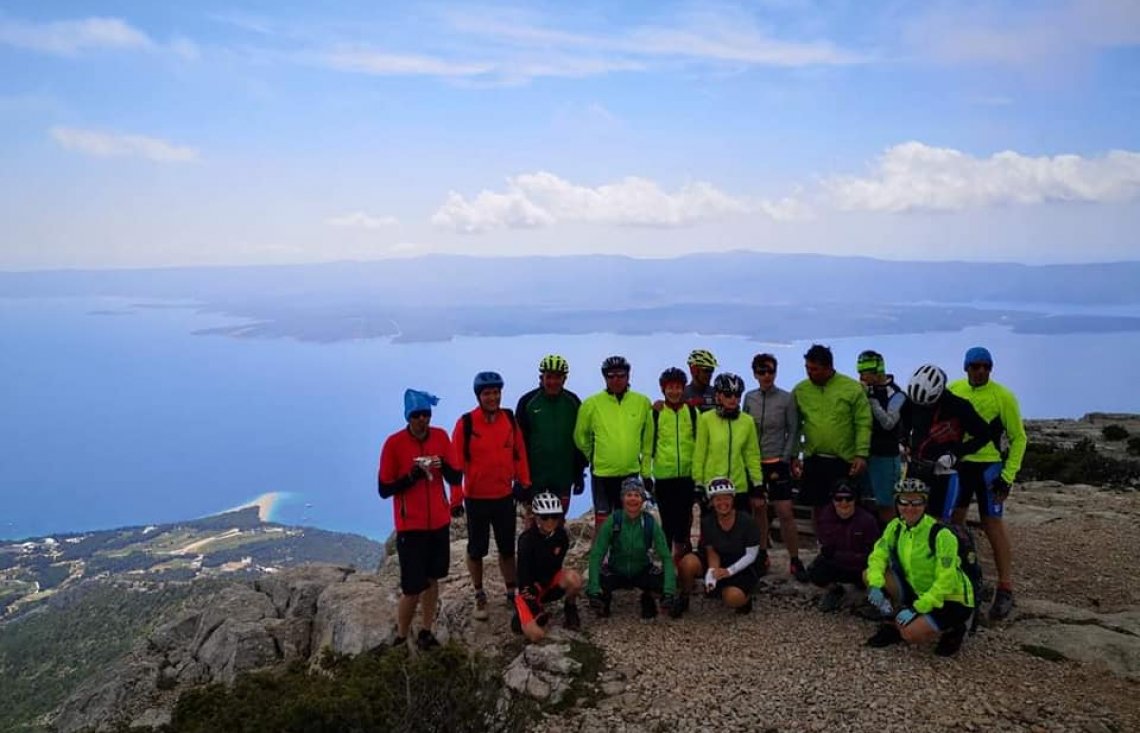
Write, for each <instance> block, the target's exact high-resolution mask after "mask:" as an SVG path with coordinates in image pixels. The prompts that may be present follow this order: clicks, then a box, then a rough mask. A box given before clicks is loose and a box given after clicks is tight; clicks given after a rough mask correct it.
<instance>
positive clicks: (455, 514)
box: [451, 504, 463, 519]
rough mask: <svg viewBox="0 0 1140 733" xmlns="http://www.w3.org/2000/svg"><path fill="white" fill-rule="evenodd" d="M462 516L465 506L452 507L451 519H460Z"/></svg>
mask: <svg viewBox="0 0 1140 733" xmlns="http://www.w3.org/2000/svg"><path fill="white" fill-rule="evenodd" d="M462 516H463V505H462V504H456V505H455V506H453V507H451V518H452V519H459V518H460V517H462Z"/></svg>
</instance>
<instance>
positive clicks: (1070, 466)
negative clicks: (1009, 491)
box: [1018, 438, 1140, 486]
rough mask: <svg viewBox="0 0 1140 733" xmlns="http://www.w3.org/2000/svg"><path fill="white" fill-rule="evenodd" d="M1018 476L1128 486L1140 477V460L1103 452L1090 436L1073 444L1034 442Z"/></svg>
mask: <svg viewBox="0 0 1140 733" xmlns="http://www.w3.org/2000/svg"><path fill="white" fill-rule="evenodd" d="M1018 478H1020V479H1021V480H1023V481H1044V480H1053V481H1060V482H1061V483H1063V484H1093V485H1094V486H1124V485H1127V484H1128V483H1129V482H1130V481H1132V480H1134V479H1140V462H1137V461H1133V460H1128V459H1120V458H1113V457H1111V456H1105V455H1102V454H1100V453H1099V452H1097V449H1096V445H1095V444H1094V443H1093V442H1092V441H1091V440H1088V439H1087V438H1086V439H1084V440H1081V441H1079V442H1077V444H1076V445H1074V446H1073V447H1072V448H1065V447H1061V446H1057V445H1053V444H1050V443H1033V442H1031V443H1029V445H1028V447H1027V448H1026V451H1025V460H1024V461H1023V462H1022V465H1021V472H1020V473H1019V474H1018Z"/></svg>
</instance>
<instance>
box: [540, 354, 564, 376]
mask: <svg viewBox="0 0 1140 733" xmlns="http://www.w3.org/2000/svg"><path fill="white" fill-rule="evenodd" d="M538 371H539V373H541V374H546V373H552V374H569V373H570V362H568V361H566V359H565V358H564V357H562V356H559V355H558V354H547V355H546V356H544V357H542V361H540V362H538Z"/></svg>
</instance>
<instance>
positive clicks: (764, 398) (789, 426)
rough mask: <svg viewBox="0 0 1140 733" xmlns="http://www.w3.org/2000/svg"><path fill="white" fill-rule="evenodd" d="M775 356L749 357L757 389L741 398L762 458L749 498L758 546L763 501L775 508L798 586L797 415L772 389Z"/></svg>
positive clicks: (764, 536)
mask: <svg viewBox="0 0 1140 733" xmlns="http://www.w3.org/2000/svg"><path fill="white" fill-rule="evenodd" d="M776 364H777V362H776V357H775V356H773V355H772V354H757V355H756V356H754V357H753V358H752V374H753V375H754V376H755V377H756V382H757V383H758V384H759V385H760V388H759V389H754V390H751V391H749V392H748V393H746V394H745V395H744V412H746V413H747V414H749V415H751V416H752V419H753V420H754V421H755V422H756V433H757V434H758V435H759V440H760V455H761V456H763V460H762V461H761V466H760V467H761V469H762V470H763V472H764V480H763V482H762V483H761V484H760V488H761V491H758V492H754V495H753V496H752V517H753V519H754V520H755V521H756V524H757V525H758V526H759V527H760V540H761V541H760V547H761V548H763V549H764V550H765V551H767V549H768V530H769V527H768V507H767V502H766V501H765V496H764V494H767V501H770V502H772V504H773V506H775V508H776V516H777V517H779V518H780V537H781V538H783V540H784V547H786V548H788V557H789V558H790V560H791V562H790V567H789V569H788V572H790V573H791V574H792V575H793V576H795V578H796V580H798V581H799V582H801V583H806V582H807V581H808V574H807V570H806V569H805V568H804V564H803V561H802V560H800V538H799V530H798V529H797V528H796V515H795V511H794V510H793V509H792V457H793V456H794V455H795V453H796V450H797V448H798V447H799V446H797V444H796V439H797V438H798V437H799V436H798V435H797V432H796V431H797V430H799V420H800V413H799V410H797V409H796V401H795V399H793V398H792V393H791V392H788V391H786V390H782V389H780V388H779V387H777V386H776Z"/></svg>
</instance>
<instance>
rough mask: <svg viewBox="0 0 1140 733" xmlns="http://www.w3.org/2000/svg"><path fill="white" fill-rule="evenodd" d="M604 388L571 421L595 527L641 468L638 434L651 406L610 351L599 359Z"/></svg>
mask: <svg viewBox="0 0 1140 733" xmlns="http://www.w3.org/2000/svg"><path fill="white" fill-rule="evenodd" d="M602 376H603V377H605V380H606V388H605V389H604V390H602V391H601V392H598V393H597V394H595V395H591V396H590V397H587V398H586V401H585V402H583V403H582V407H581V408H580V409H579V410H578V420H577V422H576V423H575V425H574V443H575V445H577V446H578V450H580V451H582V453H583V454H584V455H585V456H586V458H587V459H588V460H589V462H590V474H591V476H590V491H591V494H592V498H593V500H594V527H595V528H597V527H600V526H601V525H602V522H604V521H606V517H608V516H609V515H610V513H611V512H614V511H617V510H618V509H620V508H621V484H622V481H623V480H624V479H626V478H629V477H630V476H636V475H638V473H639V471H640V470H641V435H642V430H643V429H644V427H645V421H646V419H647V417H648V416H649V411H650V410H651V409H652V407H651V406H650V404H649V398H648V397H646V396H645V395H643V394H640V393H638V392H634V391H633V390H631V389H630V388H629V362H628V361H626V359H625V357H624V356H610V357H607V358H606V360H605V361H603V362H602Z"/></svg>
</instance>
